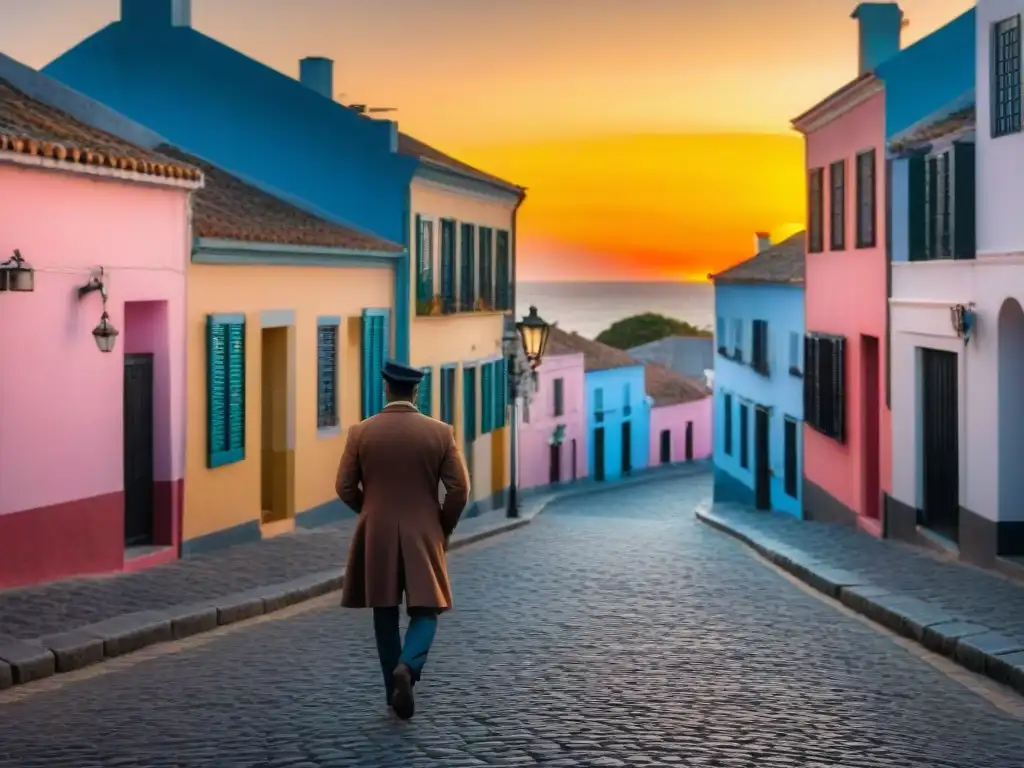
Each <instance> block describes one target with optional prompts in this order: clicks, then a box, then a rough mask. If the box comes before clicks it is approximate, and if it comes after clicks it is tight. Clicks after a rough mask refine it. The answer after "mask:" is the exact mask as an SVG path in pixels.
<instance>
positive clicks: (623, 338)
mask: <svg viewBox="0 0 1024 768" xmlns="http://www.w3.org/2000/svg"><path fill="white" fill-rule="evenodd" d="M712 335H713V334H712V333H711V331H709V330H707V329H706V328H698V327H697V326H695V325H691V324H690V323H687V322H684V321H683V320H676V319H675V318H673V317H665V316H664V315H659V314H656V313H654V312H645V313H644V314H642V315H633V317H627V318H625V319H623V320H619V321H618V322H616V323H612V324H611V326H610V327H608V328H605V329H604V330H603V331H601V333H600V334H598V337H597V340H598V341H600V342H601V343H602V344H607V345H608V346H609V347H615V348H616V349H630V348H631V347H639V346H640V345H641V344H647V343H648V342H651V341H658V340H659V339H664V338H666V337H667V336H703V337H705V338H708V337H710V336H712Z"/></svg>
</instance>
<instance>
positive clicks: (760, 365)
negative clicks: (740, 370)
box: [750, 320, 769, 376]
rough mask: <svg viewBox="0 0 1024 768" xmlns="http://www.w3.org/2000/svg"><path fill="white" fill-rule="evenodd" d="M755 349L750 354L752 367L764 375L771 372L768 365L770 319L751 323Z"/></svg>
mask: <svg viewBox="0 0 1024 768" xmlns="http://www.w3.org/2000/svg"><path fill="white" fill-rule="evenodd" d="M750 325H751V328H750V331H751V336H752V341H753V349H752V350H751V355H750V367H751V368H753V369H754V370H755V371H756V372H757V373H759V374H761V375H762V376H767V375H768V374H769V367H768V321H767V320H754V321H753V322H752V323H751V324H750Z"/></svg>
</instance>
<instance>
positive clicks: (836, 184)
mask: <svg viewBox="0 0 1024 768" xmlns="http://www.w3.org/2000/svg"><path fill="white" fill-rule="evenodd" d="M828 229H829V238H828V244H829V248H828V249H829V250H830V251H845V250H846V158H843V159H842V160H836V161H835V162H834V163H830V164H829V166H828Z"/></svg>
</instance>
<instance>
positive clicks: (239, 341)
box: [206, 315, 245, 469]
mask: <svg viewBox="0 0 1024 768" xmlns="http://www.w3.org/2000/svg"><path fill="white" fill-rule="evenodd" d="M206 373H207V459H206V465H207V466H208V467H209V468H210V469H213V468H214V467H220V466H223V465H225V464H233V463H234V462H236V461H241V460H242V459H244V458H245V316H244V315H207V317H206Z"/></svg>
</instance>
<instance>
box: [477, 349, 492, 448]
mask: <svg viewBox="0 0 1024 768" xmlns="http://www.w3.org/2000/svg"><path fill="white" fill-rule="evenodd" d="M492 429H494V363H484V364H483V365H482V366H481V367H480V434H481V435H486V434H487V433H488V432H490V431H491V430H492Z"/></svg>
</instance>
